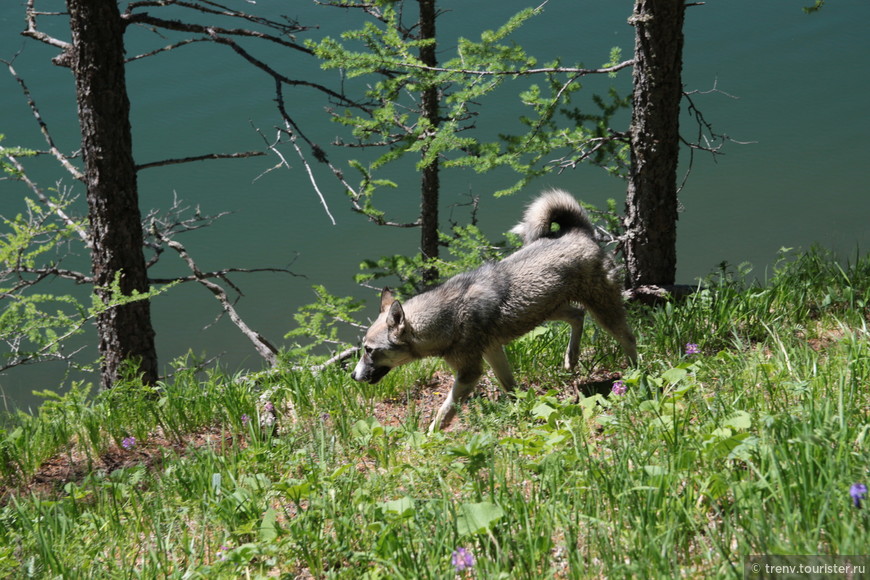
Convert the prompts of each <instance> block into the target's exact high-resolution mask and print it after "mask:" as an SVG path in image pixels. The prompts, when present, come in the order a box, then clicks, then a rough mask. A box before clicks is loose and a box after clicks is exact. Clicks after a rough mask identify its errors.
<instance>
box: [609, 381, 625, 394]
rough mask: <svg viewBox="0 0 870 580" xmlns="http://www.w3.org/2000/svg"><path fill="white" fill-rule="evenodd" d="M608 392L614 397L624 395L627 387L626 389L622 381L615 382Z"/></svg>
mask: <svg viewBox="0 0 870 580" xmlns="http://www.w3.org/2000/svg"><path fill="white" fill-rule="evenodd" d="M610 391H611V392H612V393H613V394H614V395H624V394H625V393H626V391H628V387H626V386H625V383H623V382H622V381H615V382H614V383H613V387H612V388H611V389H610Z"/></svg>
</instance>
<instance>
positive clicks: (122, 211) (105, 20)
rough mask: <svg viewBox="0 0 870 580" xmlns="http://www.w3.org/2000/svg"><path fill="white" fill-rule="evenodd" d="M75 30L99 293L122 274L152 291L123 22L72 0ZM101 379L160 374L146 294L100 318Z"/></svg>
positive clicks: (106, 5) (106, 1) (100, 3)
mask: <svg viewBox="0 0 870 580" xmlns="http://www.w3.org/2000/svg"><path fill="white" fill-rule="evenodd" d="M67 8H68V9H69V13H70V30H71V32H72V45H73V48H72V62H71V65H72V71H73V75H74V76H75V84H76V95H77V100H78V114H79V124H80V126H81V132H82V153H83V157H84V163H85V179H84V181H85V185H86V187H87V202H88V218H89V220H90V231H91V237H92V243H93V248H92V252H91V267H92V270H93V276H94V286H95V288H96V290H95V291H96V293H97V295H98V296H99V297H100V298H101V299H102V300H103V301H106V300H108V298H109V296H108V292H107V291H106V288H108V287H109V286H110V285H111V284H112V282H113V281H114V279H115V277H116V276H117V275H118V273H120V288H121V292H122V293H123V294H124V295H130V294H132V293H133V292H134V291H135V292H147V291H148V288H149V285H148V277H147V271H146V267H145V258H144V254H143V250H142V237H143V236H142V226H141V221H140V220H141V216H140V212H139V199H138V190H137V180H136V167H135V164H134V161H133V142H132V136H131V131H130V101H129V99H128V97H127V90H126V82H125V74H124V41H123V33H124V25H123V23H122V21H121V17H120V14H119V12H118V6H117V3H116V1H115V0H67ZM96 325H97V333H98V336H99V352H100V356H101V384H102V386H103V387H104V388H105V387H110V386H112V384H114V383H115V382H116V381H117V379H118V378H119V372H120V371H121V369H122V366H123V364H124V362H125V361H128V360H129V361H131V362H134V363H136V364H138V365H139V373H140V375H141V377H142V379H143V380H144V381H145V382H146V383H154V382H155V381H156V380H157V353H156V349H155V344H154V330H153V328H152V326H151V316H150V304H149V302H148V301H147V300H139V301H135V302H131V303H129V304H126V305H123V306H115V307H112V308H109V309H108V310H107V311H106V312H104V313H102V314H100V315H99V316H98V317H97V322H96Z"/></svg>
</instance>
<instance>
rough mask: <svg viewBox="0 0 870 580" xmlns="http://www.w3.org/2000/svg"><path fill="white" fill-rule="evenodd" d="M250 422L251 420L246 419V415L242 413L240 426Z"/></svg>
mask: <svg viewBox="0 0 870 580" xmlns="http://www.w3.org/2000/svg"><path fill="white" fill-rule="evenodd" d="M250 421H251V418H250V417H248V414H247V413H242V425H245V426H247V424H248V423H250Z"/></svg>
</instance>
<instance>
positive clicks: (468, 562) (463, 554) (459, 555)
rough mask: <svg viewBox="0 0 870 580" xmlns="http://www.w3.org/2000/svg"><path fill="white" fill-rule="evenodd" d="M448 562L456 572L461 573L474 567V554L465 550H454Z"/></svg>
mask: <svg viewBox="0 0 870 580" xmlns="http://www.w3.org/2000/svg"><path fill="white" fill-rule="evenodd" d="M450 561H451V562H452V563H453V567H454V568H456V571H457V572H462V571H463V570H468V569H469V568H471V567H473V566H474V554H472V553H471V552H469V551H468V550H466V549H465V548H456V551H455V552H453V557H452V558H451V560H450Z"/></svg>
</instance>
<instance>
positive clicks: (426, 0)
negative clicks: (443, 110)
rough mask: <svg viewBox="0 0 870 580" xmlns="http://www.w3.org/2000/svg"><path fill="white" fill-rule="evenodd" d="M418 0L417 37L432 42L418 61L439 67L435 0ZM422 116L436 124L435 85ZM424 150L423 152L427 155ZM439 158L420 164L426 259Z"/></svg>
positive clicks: (432, 273) (434, 272)
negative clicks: (436, 43) (418, 20)
mask: <svg viewBox="0 0 870 580" xmlns="http://www.w3.org/2000/svg"><path fill="white" fill-rule="evenodd" d="M419 3H420V37H421V38H422V39H424V40H427V39H431V40H432V41H433V42H432V44H429V45H426V46H423V47H421V48H420V60H421V61H422V62H423V64H425V65H427V66H432V67H435V66H438V56H437V53H436V45H435V42H434V40H435V19H436V16H437V13H436V8H435V0H419ZM421 104H422V109H423V110H422V116H423V118H424V119H426V121H427V122H428V123H429V125H430V127H431V128H432V130H435V129H436V128H437V127H438V124H439V117H438V88H437V87H434V86H433V87H428V88H426V89H424V90H423V94H422V95H421ZM426 153H427V152H426V151H425V150H424V151H423V155H424V156H425V155H426ZM438 171H439V163H438V158H437V157H436V158H435V159H433V160H432V162H431V163H429V164H428V165H426V166H425V167H423V169H422V171H421V176H420V178H421V181H420V198H421V199H420V227H421V230H422V231H421V234H420V251H421V252H422V253H423V256H424V257H426V258H437V257H438V194H439V190H440V187H441V186H440V183H439V175H438ZM437 277H438V269H437V268H434V267H433V268H427V269H426V270H425V271H424V272H423V282H424V283H425V284H427V285H428V284H431V283H433V282H435V280H436V279H437Z"/></svg>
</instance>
